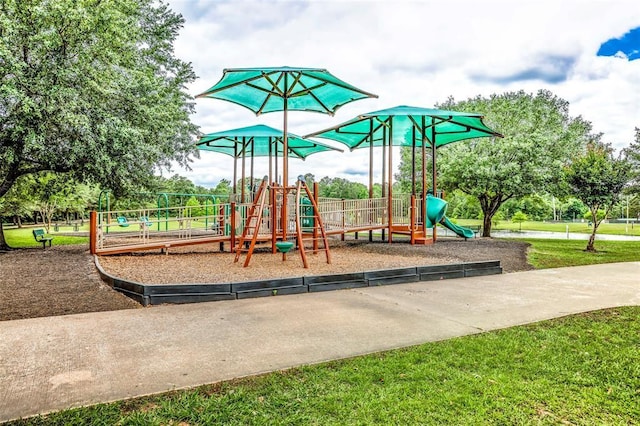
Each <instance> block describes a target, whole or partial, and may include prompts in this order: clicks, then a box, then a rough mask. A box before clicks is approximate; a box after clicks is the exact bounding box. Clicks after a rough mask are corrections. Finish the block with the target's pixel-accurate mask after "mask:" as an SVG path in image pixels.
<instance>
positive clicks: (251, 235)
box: [233, 178, 269, 267]
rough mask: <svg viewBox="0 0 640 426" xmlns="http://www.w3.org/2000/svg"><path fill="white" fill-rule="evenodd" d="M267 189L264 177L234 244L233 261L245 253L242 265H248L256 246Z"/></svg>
mask: <svg viewBox="0 0 640 426" xmlns="http://www.w3.org/2000/svg"><path fill="white" fill-rule="evenodd" d="M267 189H268V188H267V179H266V178H265V179H263V180H262V183H261V184H260V187H259V188H258V192H257V193H256V196H255V198H254V199H253V204H252V205H251V207H250V208H249V214H248V215H247V220H246V221H245V225H244V229H243V231H242V236H241V237H240V239H239V240H238V245H236V247H235V252H236V257H235V259H234V261H233V262H234V263H235V262H237V261H238V260H240V255H241V254H242V253H246V254H247V257H246V258H245V260H244V267H247V266H249V262H250V261H251V255H253V250H254V249H255V247H256V241H258V235H259V233H260V226H261V225H262V214H263V212H264V205H265V202H266V200H267V193H268V192H269V191H268V190H267ZM247 242H249V246H248V247H246V245H247V244H246V243H247Z"/></svg>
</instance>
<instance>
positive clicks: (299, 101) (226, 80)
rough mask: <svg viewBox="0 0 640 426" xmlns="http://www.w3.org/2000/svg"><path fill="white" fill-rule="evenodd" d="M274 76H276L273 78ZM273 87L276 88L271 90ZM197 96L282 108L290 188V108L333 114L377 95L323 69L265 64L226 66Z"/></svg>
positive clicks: (262, 109)
mask: <svg viewBox="0 0 640 426" xmlns="http://www.w3.org/2000/svg"><path fill="white" fill-rule="evenodd" d="M274 76H277V77H276V78H275V79H274V78H273V77H274ZM289 77H291V78H292V80H291V81H289ZM280 82H282V84H283V85H282V86H280ZM313 82H322V84H319V85H317V84H316V85H312V84H311V83H313ZM289 83H291V85H289ZM298 85H299V86H300V87H301V88H302V91H300V92H296V88H297V87H298ZM270 88H271V89H273V90H272V91H270V90H269V89H270ZM336 88H337V90H334V89H336ZM261 93H267V96H265V97H264V98H263V99H262V100H260V98H258V97H256V96H255V95H256V94H261ZM325 96H326V97H327V98H326V99H325ZM196 97H210V98H216V99H221V100H226V101H229V102H233V103H235V104H237V105H240V106H243V107H245V108H247V109H249V110H251V111H253V112H254V113H255V114H256V115H260V114H264V113H268V112H276V111H282V112H283V129H284V130H283V141H284V149H283V151H284V152H283V157H282V170H283V172H282V180H283V182H282V183H283V187H284V188H287V187H288V180H289V176H288V149H287V147H288V136H287V133H288V129H287V127H288V122H287V116H288V111H289V110H291V111H315V112H321V113H325V114H329V115H333V114H335V111H336V110H337V109H338V108H340V107H341V106H342V105H344V104H347V103H349V102H352V101H356V100H359V99H365V98H377V97H378V96H377V95H374V94H372V93H369V92H366V91H364V90H362V89H358V88H357V87H355V86H352V85H350V84H348V83H346V82H344V81H342V80H340V79H339V78H337V77H335V76H333V75H332V74H331V73H329V71H327V70H326V69H324V68H294V67H262V68H227V69H225V70H224V71H223V76H222V78H221V79H220V81H219V82H218V83H216V84H215V85H214V86H212V87H211V88H209V89H208V90H207V91H205V92H203V93H201V94H199V95H197V96H196ZM285 195H286V194H285ZM284 217H286V206H285V209H284V212H283V220H284ZM285 232H286V229H285ZM285 237H286V235H285Z"/></svg>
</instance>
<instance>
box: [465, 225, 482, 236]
mask: <svg viewBox="0 0 640 426" xmlns="http://www.w3.org/2000/svg"><path fill="white" fill-rule="evenodd" d="M467 228H469V229H471V230H472V231H473V233H474V234H475V237H477V236H478V234H479V233H480V231H481V230H482V225H469V226H467Z"/></svg>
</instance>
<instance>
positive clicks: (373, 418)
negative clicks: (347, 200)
mask: <svg viewBox="0 0 640 426" xmlns="http://www.w3.org/2000/svg"><path fill="white" fill-rule="evenodd" d="M639 335H640V308H638V307H627V308H617V309H610V310H604V311H599V312H592V313H587V314H580V315H574V316H571V317H565V318H560V319H555V320H551V321H545V322H540V323H537V324H532V325H527V326H520V327H514V328H510V329H505V330H500V331H494V332H488V333H482V334H479V335H475V336H467V337H462V338H457V339H451V340H447V341H442V342H435V343H427V344H424V345H420V346H416V347H410V348H405V349H400V350H394V351H389V352H384V353H377V354H372V355H368V356H363V357H358V358H354V359H349V360H342V361H335V362H329V363H326V364H321V365H313V366H306V367H301V368H294V369H291V370H287V371H283V372H276V373H271V374H266V375H263V376H259V377H250V378H245V379H240V380H235V381H233V382H227V383H222V384H217V385H212V386H204V387H201V388H197V389H193V390H189V391H179V392H172V393H169V394H164V395H159V396H153V397H147V398H141V399H135V400H131V401H123V402H117V403H113V404H105V405H98V406H93V407H88V408H82V409H76V410H69V411H65V412H61V413H57V414H53V415H50V416H48V417H40V418H34V419H30V420H25V421H19V422H16V423H14V424H17V425H59V424H69V425H94V424H103V425H107V424H109V425H111V424H121V425H196V424H202V425H204V424H225V425H267V424H268V425H281V424H282V425H284V424H287V425H290V424H301V425H345V424H362V425H369V424H384V425H387V424H395V425H401V424H402V425H404V424H433V425H440V424H459V425H463V424H464V425H467V424H543V425H544V424H554V425H555V424H576V425H578V424H580V425H592V424H603V425H605V424H610V425H614V424H616V425H618V424H637V423H638V422H640V404H638V398H639V396H640V395H639V392H640V351H638V336H639Z"/></svg>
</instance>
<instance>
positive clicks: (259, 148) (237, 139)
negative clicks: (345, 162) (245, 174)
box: [196, 124, 342, 160]
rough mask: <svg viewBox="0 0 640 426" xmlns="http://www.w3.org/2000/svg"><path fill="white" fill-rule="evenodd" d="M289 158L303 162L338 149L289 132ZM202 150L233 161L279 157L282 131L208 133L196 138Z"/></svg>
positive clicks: (255, 128)
mask: <svg viewBox="0 0 640 426" xmlns="http://www.w3.org/2000/svg"><path fill="white" fill-rule="evenodd" d="M288 141H289V143H288V151H289V156H292V157H295V158H300V159H302V160H304V159H305V158H307V157H308V156H309V155H311V154H315V153H317V152H323V151H338V152H342V150H341V149H338V148H334V147H332V146H329V145H326V144H323V143H321V142H317V141H313V140H310V139H305V138H302V137H300V136H297V135H294V134H292V133H289V134H288ZM196 145H197V146H198V149H201V150H203V151H214V152H219V153H222V154H226V155H230V156H232V157H234V158H241V157H242V156H243V154H244V155H245V156H246V157H267V156H270V155H273V156H278V157H280V156H282V154H283V148H284V144H283V136H282V130H278V129H274V128H273V127H269V126H265V125H262V124H259V125H256V126H249V127H242V128H239V129H231V130H224V131H222V132H215V133H209V134H206V135H204V136H202V137H201V138H200V140H199V141H198V143H197V144H196Z"/></svg>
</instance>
